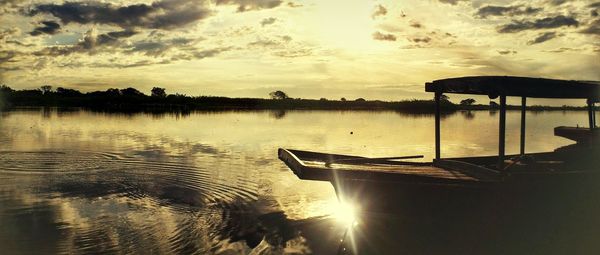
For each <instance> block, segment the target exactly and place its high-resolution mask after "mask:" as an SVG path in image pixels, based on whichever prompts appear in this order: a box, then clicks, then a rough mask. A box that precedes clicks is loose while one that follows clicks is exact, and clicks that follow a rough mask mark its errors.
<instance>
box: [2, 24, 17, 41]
mask: <svg viewBox="0 0 600 255" xmlns="http://www.w3.org/2000/svg"><path fill="white" fill-rule="evenodd" d="M20 32H21V30H19V29H18V28H16V27H11V28H7V29H4V30H2V31H0V40H3V39H7V38H9V37H10V36H12V35H16V34H19V33H20Z"/></svg>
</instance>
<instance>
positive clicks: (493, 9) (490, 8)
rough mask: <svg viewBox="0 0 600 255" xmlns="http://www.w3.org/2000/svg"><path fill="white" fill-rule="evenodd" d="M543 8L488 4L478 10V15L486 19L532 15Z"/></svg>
mask: <svg viewBox="0 0 600 255" xmlns="http://www.w3.org/2000/svg"><path fill="white" fill-rule="evenodd" d="M541 10H542V8H533V7H525V6H522V5H515V6H494V5H487V6H484V7H481V8H479V9H478V10H477V14H476V15H477V16H478V17H480V18H482V19H485V18H487V17H489V16H517V15H531V14H535V13H538V12H540V11H541Z"/></svg>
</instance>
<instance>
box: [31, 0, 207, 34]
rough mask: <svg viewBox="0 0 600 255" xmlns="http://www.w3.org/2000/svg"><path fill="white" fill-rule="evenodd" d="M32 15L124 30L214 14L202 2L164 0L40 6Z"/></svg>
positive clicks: (172, 24)
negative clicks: (116, 3)
mask: <svg viewBox="0 0 600 255" xmlns="http://www.w3.org/2000/svg"><path fill="white" fill-rule="evenodd" d="M29 14H30V15H36V14H51V15H53V16H55V17H57V18H59V19H60V21H61V22H62V23H64V24H68V23H79V24H108V25H115V26H120V27H123V28H134V27H143V28H158V29H173V28H178V27H183V26H185V25H188V24H190V23H193V22H195V21H198V20H201V19H204V18H206V17H208V16H209V15H211V12H210V11H209V10H208V8H207V7H206V6H205V4H204V3H203V1H201V2H197V1H192V0H161V1H156V2H154V3H152V4H149V5H147V4H134V5H127V6H117V5H114V4H110V3H103V2H97V1H89V2H65V3H62V4H40V5H36V6H35V7H33V9H32V10H31V11H30V12H29Z"/></svg>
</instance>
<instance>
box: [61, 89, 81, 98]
mask: <svg viewBox="0 0 600 255" xmlns="http://www.w3.org/2000/svg"><path fill="white" fill-rule="evenodd" d="M56 94H57V95H60V96H67V97H68V96H81V95H82V94H81V92H79V90H75V89H67V88H63V87H58V88H56Z"/></svg>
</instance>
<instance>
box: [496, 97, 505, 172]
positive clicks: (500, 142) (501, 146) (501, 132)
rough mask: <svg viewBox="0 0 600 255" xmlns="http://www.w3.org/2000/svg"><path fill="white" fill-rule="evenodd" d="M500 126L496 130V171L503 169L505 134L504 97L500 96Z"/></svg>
mask: <svg viewBox="0 0 600 255" xmlns="http://www.w3.org/2000/svg"><path fill="white" fill-rule="evenodd" d="M499 122H500V124H499V128H498V129H499V130H498V133H499V135H498V169H500V170H502V169H503V168H504V145H505V144H504V139H505V136H504V135H505V134H506V96H504V95H502V96H500V121H499Z"/></svg>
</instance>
